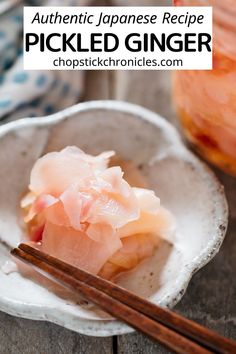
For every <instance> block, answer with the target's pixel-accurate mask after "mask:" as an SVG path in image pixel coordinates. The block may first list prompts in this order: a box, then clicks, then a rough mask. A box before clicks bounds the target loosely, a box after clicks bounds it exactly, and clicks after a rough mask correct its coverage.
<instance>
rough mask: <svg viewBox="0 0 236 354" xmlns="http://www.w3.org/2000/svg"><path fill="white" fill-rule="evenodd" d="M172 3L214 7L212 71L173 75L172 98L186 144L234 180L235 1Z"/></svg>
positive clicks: (214, 0)
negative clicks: (190, 144)
mask: <svg viewBox="0 0 236 354" xmlns="http://www.w3.org/2000/svg"><path fill="white" fill-rule="evenodd" d="M174 3H175V5H177V6H179V5H181V6H204V5H210V6H213V18H214V20H213V70H210V71H207V70H201V71H198V70H185V71H176V72H175V73H174V82H173V90H174V92H173V95H174V102H175V105H176V108H177V113H178V115H179V117H180V120H181V123H182V126H183V128H184V131H185V133H186V136H187V138H188V139H189V141H190V142H191V143H193V144H194V145H195V147H196V148H197V150H198V151H199V152H200V154H202V155H203V156H204V157H206V158H207V159H208V160H209V161H211V162H212V163H214V164H215V165H217V166H218V167H221V168H222V169H223V170H225V171H227V172H229V173H231V174H233V175H235V176H236V1H235V0H176V1H174Z"/></svg>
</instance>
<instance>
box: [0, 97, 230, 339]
mask: <svg viewBox="0 0 236 354" xmlns="http://www.w3.org/2000/svg"><path fill="white" fill-rule="evenodd" d="M67 145H77V146H79V147H80V148H82V149H84V150H85V151H86V152H88V153H99V152H101V151H103V150H110V149H113V150H115V151H116V152H117V153H118V154H119V155H120V156H121V157H123V158H124V159H131V160H133V161H134V162H135V163H136V164H137V165H138V166H139V167H140V168H141V169H142V172H143V173H144V175H145V176H146V178H147V180H148V182H149V185H150V187H151V188H152V189H154V190H155V191H156V192H157V194H158V196H160V198H161V202H162V204H163V205H164V206H166V207H167V208H168V209H170V210H171V211H172V212H173V214H174V215H175V217H176V220H177V235H176V240H175V242H174V245H173V246H171V245H170V244H168V243H167V242H165V241H163V242H162V243H161V245H160V247H159V248H158V250H157V252H156V254H155V256H154V257H152V258H151V259H149V260H147V261H145V262H143V263H142V264H141V265H139V266H138V267H137V269H136V270H135V272H133V274H126V275H125V276H123V278H122V280H121V281H120V283H121V285H123V286H125V287H127V288H129V289H130V290H132V291H135V292H136V293H138V294H140V295H142V296H145V297H149V298H150V299H151V301H153V302H155V303H158V304H160V305H161V306H168V307H172V306H174V305H175V304H176V303H177V302H178V301H179V300H180V299H181V297H182V296H183V294H184V292H185V290H186V288H187V285H188V282H189V281H190V279H191V277H192V275H193V273H194V272H196V271H197V270H198V269H200V268H201V267H202V266H203V265H205V264H206V263H207V262H208V261H209V260H210V259H211V258H212V257H213V256H214V255H215V254H216V253H217V251H218V250H219V248H220V245H221V243H222V241H223V238H224V235H225V231H226V226H227V217H228V210H227V203H226V200H225V195H224V191H223V187H222V186H221V185H220V184H219V182H218V181H217V179H216V178H215V176H214V174H213V173H212V172H211V171H210V170H209V168H208V167H207V166H206V165H205V164H203V163H202V162H200V161H199V159H197V158H196V157H195V156H194V155H193V154H192V153H191V152H189V151H188V150H187V148H186V147H185V146H184V145H183V143H182V142H181V140H180V137H179V135H178V133H177V132H176V130H175V129H174V128H173V127H172V126H171V125H170V124H169V123H168V122H166V121H165V120H164V119H163V118H161V117H160V116H158V115H157V114H154V113H152V112H150V111H148V110H146V109H144V108H141V107H138V106H135V105H131V104H128V103H123V102H117V101H95V102H86V103H82V104H78V105H76V106H73V107H71V108H69V109H66V110H64V111H62V112H59V113H57V114H54V115H52V116H50V117H44V118H30V119H29V118H26V119H22V120H19V121H16V122H12V123H9V124H7V125H5V126H2V127H1V128H0V166H1V169H0V239H1V240H2V245H1V246H0V265H3V264H4V262H5V261H6V260H7V259H8V258H9V246H15V245H17V244H18V242H19V240H20V238H21V235H22V230H21V228H20V226H19V200H20V197H21V195H22V193H23V192H24V191H25V189H26V187H27V185H28V182H29V174H30V170H31V168H32V165H33V163H34V161H35V160H36V159H37V158H38V157H39V156H40V155H42V154H43V153H45V152H47V151H52V150H60V149H62V148H63V147H65V146H67ZM4 244H5V245H4ZM53 290H54V291H52V287H49V289H48V288H47V287H45V286H44V285H43V284H42V283H41V282H39V283H36V282H33V281H31V280H30V279H27V278H25V277H23V276H22V275H21V274H19V273H17V272H16V273H11V274H9V275H6V274H5V273H4V272H3V271H0V310H2V311H5V312H8V313H10V314H13V315H16V316H22V317H26V318H31V319H41V320H48V321H51V322H55V323H57V324H60V325H62V326H65V327H67V328H70V329H72V330H75V331H77V332H80V333H84V334H87V335H95V336H109V335H114V334H123V333H128V332H130V331H131V329H130V328H129V327H127V326H126V325H124V324H122V323H120V322H118V321H115V320H113V319H108V317H107V315H105V314H104V313H103V312H102V311H99V310H98V309H96V308H94V307H89V306H87V305H86V304H83V303H81V302H79V303H78V299H77V303H78V304H76V303H75V301H74V300H73V299H72V298H71V297H70V295H69V294H66V293H64V292H63V291H62V290H61V289H60V288H57V289H56V291H55V289H53ZM58 292H59V295H58Z"/></svg>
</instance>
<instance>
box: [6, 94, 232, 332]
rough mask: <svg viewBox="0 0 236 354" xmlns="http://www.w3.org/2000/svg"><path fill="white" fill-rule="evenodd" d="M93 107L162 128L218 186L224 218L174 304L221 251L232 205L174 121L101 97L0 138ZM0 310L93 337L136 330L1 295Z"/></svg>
mask: <svg viewBox="0 0 236 354" xmlns="http://www.w3.org/2000/svg"><path fill="white" fill-rule="evenodd" d="M91 110H92V111H93V110H108V111H110V110H112V111H117V112H123V113H127V114H130V115H133V116H135V117H138V118H139V119H143V120H145V121H148V122H149V123H151V124H154V125H155V126H158V127H160V128H162V131H163V133H164V134H166V135H167V136H168V138H169V140H170V141H171V143H172V144H173V145H174V146H178V151H179V153H180V154H181V155H182V156H183V157H185V159H187V160H189V161H191V162H192V163H193V164H194V165H196V166H197V167H198V172H199V173H200V174H201V175H202V176H203V177H205V178H210V179H211V182H212V187H214V189H215V192H216V193H215V196H216V199H217V200H216V202H217V203H216V204H217V206H218V208H219V210H218V214H219V215H220V218H218V219H219V220H217V221H218V223H217V231H216V234H215V237H213V238H212V240H211V241H210V242H209V243H208V244H207V246H206V247H205V248H204V249H203V250H202V251H201V252H200V253H199V255H198V256H197V257H195V258H194V259H193V260H192V262H191V265H188V266H186V267H184V269H183V270H182V271H181V274H180V277H178V280H179V284H180V286H179V287H178V288H176V289H175V291H174V292H173V296H172V297H171V299H167V298H166V299H164V300H163V302H162V303H161V305H162V306H168V307H173V306H174V305H175V304H176V303H177V302H178V301H179V300H180V299H181V298H182V296H183V295H184V293H185V291H186V289H187V286H188V283H189V281H190V280H191V278H192V276H193V274H194V273H195V272H197V271H198V270H199V269H201V268H202V267H203V266H204V265H205V264H206V263H208V262H209V261H210V260H211V259H212V258H213V257H214V256H215V255H216V253H217V252H218V251H219V249H220V246H221V244H222V242H223V240H224V236H225V233H226V229H227V225H228V204H227V201H226V197H225V193H224V187H223V186H222V185H221V183H220V182H219V180H218V179H217V177H216V176H215V174H214V173H213V172H212V171H211V170H210V168H209V167H208V166H207V165H206V163H204V162H202V161H201V160H200V159H199V158H198V157H196V156H195V155H194V154H193V153H192V152H191V151H189V150H188V149H187V147H186V146H185V145H184V143H183V142H182V140H181V138H180V135H179V133H178V132H177V130H176V128H175V127H174V126H173V125H172V124H171V123H169V122H168V121H167V120H165V119H164V118H163V117H161V116H160V115H159V114H157V113H154V112H152V111H150V110H148V109H146V108H143V107H141V106H138V105H136V104H132V103H127V102H123V101H115V100H99V101H88V102H83V103H78V104H76V105H74V106H71V107H69V108H66V109H64V110H62V111H59V112H57V113H55V114H52V115H49V116H44V117H36V118H35V117H33V118H30V117H28V118H22V119H19V120H16V121H12V122H9V123H6V124H3V125H1V126H0V138H2V137H3V136H5V135H6V134H7V133H10V132H12V131H15V130H17V129H19V128H23V127H25V126H27V127H28V126H30V127H37V126H38V127H47V126H53V125H54V124H57V123H59V122H61V121H64V120H66V119H67V118H73V117H74V116H75V115H77V114H79V113H82V112H87V111H91ZM32 307H34V309H33V311H31V309H32ZM0 310H2V311H4V312H7V313H9V314H12V315H15V316H19V317H24V318H28V319H34V320H47V321H49V322H53V323H56V324H59V325H61V326H63V327H66V328H68V329H71V330H74V331H77V332H79V333H81V334H86V335H92V336H100V337H104V336H112V335H121V334H126V333H131V332H133V329H131V328H130V327H128V326H127V325H125V324H122V323H120V322H119V321H117V320H100V319H98V320H94V319H85V318H78V316H76V315H75V316H74V317H73V316H72V314H71V313H69V312H67V311H66V310H62V309H55V308H52V307H49V306H45V307H43V309H42V307H41V306H37V305H34V304H31V305H29V304H22V303H18V302H16V301H12V300H10V299H8V298H3V297H1V295H0ZM72 317H73V318H72ZM91 322H93V326H92V325H91Z"/></svg>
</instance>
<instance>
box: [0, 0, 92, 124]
mask: <svg viewBox="0 0 236 354" xmlns="http://www.w3.org/2000/svg"><path fill="white" fill-rule="evenodd" d="M38 3H40V4H41V5H48V6H53V5H58V6H62V5H68V6H69V5H86V1H83V2H82V1H80V3H79V4H78V1H77V2H76V1H69V0H55V1H50V0H48V1H38V2H37V1H32V0H31V1H25V4H26V5H30V4H31V5H38ZM22 21H23V6H18V7H15V8H14V9H12V10H11V11H9V12H7V13H6V14H3V15H0V120H2V119H6V121H11V120H13V119H18V118H23V117H35V116H44V115H48V114H52V113H54V112H57V111H59V110H61V109H64V108H66V107H69V106H71V105H73V104H75V103H77V102H78V101H79V99H80V97H81V94H82V89H83V73H82V72H80V71H65V70H62V71H45V70H44V71H41V70H37V71H25V70H23V58H22V31H23V22H22Z"/></svg>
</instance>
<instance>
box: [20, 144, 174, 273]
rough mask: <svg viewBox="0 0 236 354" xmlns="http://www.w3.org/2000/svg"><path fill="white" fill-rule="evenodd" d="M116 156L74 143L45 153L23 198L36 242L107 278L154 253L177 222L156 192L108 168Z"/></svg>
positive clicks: (26, 215)
mask: <svg viewBox="0 0 236 354" xmlns="http://www.w3.org/2000/svg"><path fill="white" fill-rule="evenodd" d="M113 155H114V152H113V151H107V152H103V153H102V154H100V155H98V156H92V155H88V154H85V153H84V152H83V151H82V150H80V149H78V148H77V147H74V146H72V147H67V148H65V149H63V150H62V151H60V152H50V153H48V154H46V155H44V156H43V157H41V158H39V159H38V160H37V161H36V163H35V165H34V166H33V169H32V171H31V176H30V184H29V193H28V194H27V195H26V196H25V197H24V198H23V199H22V201H21V207H22V208H23V210H24V212H25V218H24V220H25V223H26V224H27V226H28V230H29V239H30V240H31V241H35V242H40V243H41V245H42V249H43V251H45V252H46V253H49V254H51V255H53V256H54V257H57V258H60V259H62V260H64V261H65V262H68V263H70V264H73V265H75V266H77V267H80V268H83V269H85V270H87V271H89V272H92V273H94V274H100V275H101V276H104V277H106V278H111V277H112V276H114V275H116V274H117V273H119V272H122V271H125V270H129V269H132V268H134V267H135V266H136V265H137V264H138V263H139V262H140V261H142V260H143V259H144V258H146V257H149V256H151V255H152V254H153V252H154V250H155V248H156V247H157V244H158V239H159V238H160V237H166V236H168V235H170V234H171V233H173V225H174V222H173V217H172V215H171V214H170V213H169V212H168V211H167V210H166V209H164V208H163V207H161V206H160V200H159V198H158V197H157V196H156V195H155V193H154V192H153V191H151V190H148V189H146V188H137V187H131V186H130V185H129V184H128V182H127V181H126V180H125V179H124V178H123V171H122V170H121V168H120V167H119V166H113V167H108V164H109V159H110V157H112V156H113ZM133 171H134V167H132V175H135V176H136V172H135V174H134V172H133ZM140 180H141V179H140Z"/></svg>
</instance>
